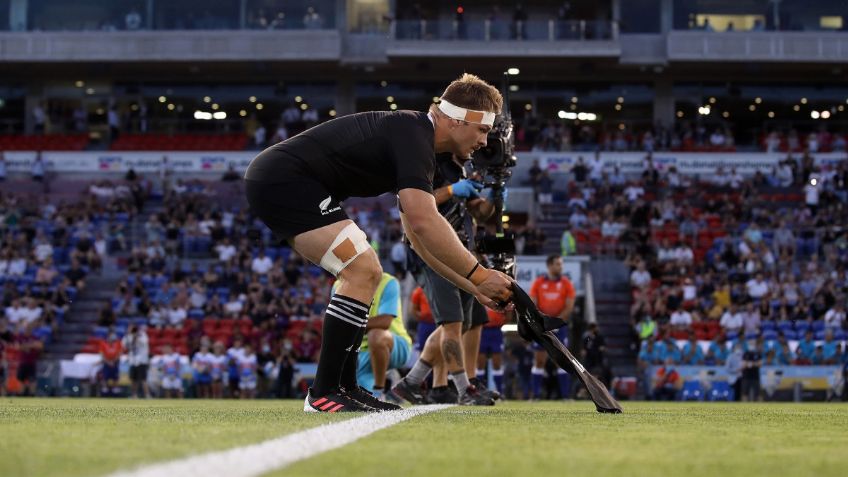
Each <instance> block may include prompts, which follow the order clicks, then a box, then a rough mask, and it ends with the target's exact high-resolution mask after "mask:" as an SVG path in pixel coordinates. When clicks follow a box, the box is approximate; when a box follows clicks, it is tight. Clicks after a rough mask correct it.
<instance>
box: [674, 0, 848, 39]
mask: <svg viewBox="0 0 848 477" xmlns="http://www.w3.org/2000/svg"><path fill="white" fill-rule="evenodd" d="M846 20H848V2H845V1H843V0H816V1H812V2H811V1H809V0H676V1H675V2H674V28H675V29H678V30H695V29H700V30H707V31H716V32H732V31H774V30H781V31H832V30H845V29H846V24H845V22H846Z"/></svg>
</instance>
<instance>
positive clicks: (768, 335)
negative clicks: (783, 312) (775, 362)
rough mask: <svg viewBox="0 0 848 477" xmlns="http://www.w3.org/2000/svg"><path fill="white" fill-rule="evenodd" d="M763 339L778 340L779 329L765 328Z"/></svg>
mask: <svg viewBox="0 0 848 477" xmlns="http://www.w3.org/2000/svg"><path fill="white" fill-rule="evenodd" d="M763 340H765V341H775V340H777V331H775V330H763Z"/></svg>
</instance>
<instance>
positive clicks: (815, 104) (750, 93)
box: [674, 82, 848, 148]
mask: <svg viewBox="0 0 848 477" xmlns="http://www.w3.org/2000/svg"><path fill="white" fill-rule="evenodd" d="M674 98H675V115H676V118H677V121H678V122H679V123H682V122H694V123H697V124H702V125H704V126H705V127H706V128H707V130H708V131H709V130H711V128H714V127H718V126H720V125H725V124H727V125H729V126H730V127H731V129H732V131H733V133H734V135H735V138H734V139H735V141H736V144H739V145H743V146H745V145H748V146H752V147H754V148H757V147H759V145H760V144H761V143H762V140H763V137H764V135H765V134H767V133H769V132H771V131H776V132H778V133H782V134H786V133H789V132H790V131H791V130H795V131H797V132H798V133H809V132H812V131H820V130H827V131H829V132H830V133H841V134H845V133H846V132H848V111H846V109H848V88H846V87H845V86H844V85H841V84H838V83H836V82H831V83H830V84H821V85H817V86H816V87H812V86H797V85H791V84H744V83H722V84H717V83H712V84H710V83H703V84H701V83H679V84H677V85H675V86H674Z"/></svg>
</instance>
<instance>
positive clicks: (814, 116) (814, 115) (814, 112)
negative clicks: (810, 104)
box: [810, 111, 819, 119]
mask: <svg viewBox="0 0 848 477" xmlns="http://www.w3.org/2000/svg"><path fill="white" fill-rule="evenodd" d="M810 117H811V118H813V119H818V118H819V112H818V111H810Z"/></svg>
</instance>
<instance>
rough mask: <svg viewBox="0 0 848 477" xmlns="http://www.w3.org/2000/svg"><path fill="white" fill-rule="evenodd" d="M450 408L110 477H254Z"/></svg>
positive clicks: (363, 420) (339, 425)
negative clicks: (381, 430)
mask: <svg viewBox="0 0 848 477" xmlns="http://www.w3.org/2000/svg"><path fill="white" fill-rule="evenodd" d="M448 407H451V405H446V404H433V405H428V406H415V407H412V408H409V409H404V410H401V411H388V412H381V413H374V414H367V415H365V416H362V417H357V418H353V419H348V420H346V421H341V422H336V423H333V424H326V425H323V426H319V427H316V428H313V429H307V430H305V431H300V432H296V433H294V434H288V435H286V436H283V437H278V438H276V439H271V440H269V441H265V442H260V443H259V444H254V445H249V446H244V447H236V448H234V449H229V450H225V451H218V452H210V453H207V454H201V455H195V456H191V457H187V458H184V459H179V460H174V461H170V462H164V463H161V464H153V465H148V466H143V467H139V468H137V469H133V470H126V471H119V472H115V473H113V474H109V476H108V477H171V476H180V477H193V476H198V477H218V476H220V477H254V476H258V475H262V474H264V473H266V472H270V471H272V470H276V469H280V468H282V467H286V466H288V465H291V464H293V463H295V462H297V461H299V460H303V459H308V458H310V457H313V456H315V455H318V454H321V453H322V452H327V451H330V450H333V449H338V448H339V447H343V446H346V445H348V444H351V443H353V442H356V441H357V440H359V439H361V438H363V437H365V436H368V435H370V434H372V433H374V432H377V431H379V430H380V429H385V428H387V427H391V426H393V425H395V424H398V423H400V422H403V421H406V420H408V419H412V418H413V417H415V416H419V415H421V414H426V413H428V412H433V411H439V410H441V409H445V408H448Z"/></svg>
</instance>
